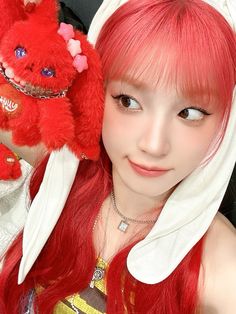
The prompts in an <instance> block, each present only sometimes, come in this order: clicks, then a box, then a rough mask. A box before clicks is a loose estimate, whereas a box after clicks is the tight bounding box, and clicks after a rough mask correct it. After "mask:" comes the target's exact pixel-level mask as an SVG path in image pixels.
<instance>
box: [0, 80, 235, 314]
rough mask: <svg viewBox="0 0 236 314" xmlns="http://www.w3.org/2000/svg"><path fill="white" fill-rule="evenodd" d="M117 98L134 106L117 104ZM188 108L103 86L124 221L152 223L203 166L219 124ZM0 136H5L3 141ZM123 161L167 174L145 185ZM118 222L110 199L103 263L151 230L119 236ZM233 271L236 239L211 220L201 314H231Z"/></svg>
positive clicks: (128, 87)
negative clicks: (179, 186) (177, 189)
mask: <svg viewBox="0 0 236 314" xmlns="http://www.w3.org/2000/svg"><path fill="white" fill-rule="evenodd" d="M120 94H125V95H129V96H131V97H132V98H127V97H126V98H117V97H118V96H119V95H120ZM124 104H125V105H128V108H127V106H126V108H124ZM192 107H196V106H195V105H194V106H192V104H191V103H190V102H189V100H187V99H185V98H184V97H181V96H179V95H177V94H176V92H175V90H173V89H169V90H166V89H158V90H152V89H149V88H148V87H147V86H140V85H139V86H137V84H130V83H127V82H126V81H108V84H107V87H106V100H105V114H104V123H103V142H104V145H105V148H106V150H107V152H108V155H109V157H110V159H111V161H112V163H113V173H112V175H113V184H114V191H115V194H116V198H117V205H119V208H120V210H121V211H122V212H123V213H124V214H125V215H126V216H128V217H132V218H143V219H151V220H152V219H156V218H157V217H158V214H159V212H160V209H157V210H153V208H158V207H159V205H160V204H162V203H163V202H164V201H165V200H166V199H167V198H168V196H169V195H170V193H171V192H172V191H173V189H174V188H175V186H176V185H177V184H178V183H179V182H180V181H181V180H183V179H184V178H185V177H186V176H187V175H189V174H190V173H191V172H192V171H193V170H194V169H195V168H196V167H198V166H199V164H200V163H201V161H202V160H204V157H205V156H206V154H207V152H208V151H209V147H210V145H211V143H212V140H213V138H214V135H215V133H216V131H217V130H218V128H219V124H220V121H221V117H222V116H221V112H219V110H217V109H216V108H215V107H214V105H209V106H205V105H204V106H203V105H202V104H201V110H200V109H197V108H194V109H193V108H192ZM124 109H125V110H124ZM127 109H128V110H127ZM186 109H187V111H183V110H186ZM202 109H203V110H205V112H203V111H202ZM208 114H209V115H208ZM166 126H168V127H166ZM4 134H5V135H6V134H7V133H2V134H1V137H2V135H4ZM2 138H3V140H2V141H3V142H4V138H5V140H7V141H8V142H10V134H7V136H6V137H4V136H3V137H2ZM22 151H23V150H22ZM33 151H34V149H31V150H28V151H25V152H24V154H26V155H24V156H26V158H27V159H28V161H30V160H34V159H38V157H37V158H35V157H34V158H32V155H33ZM43 152H44V148H43V146H38V147H37V152H36V154H35V155H37V156H39V155H41V154H42V153H43ZM18 153H19V150H18ZM27 154H28V156H27ZM30 156H31V157H30ZM129 160H131V161H132V162H135V163H137V164H141V165H145V166H146V167H154V166H156V167H161V168H165V169H167V170H168V171H167V172H166V173H165V174H164V175H162V176H158V177H145V176H142V175H140V174H138V173H136V172H135V171H134V170H133V168H132V167H131V166H130V162H129ZM120 220H121V219H120V216H119V215H118V214H117V213H116V212H115V211H114V210H113V209H112V206H111V201H110V197H108V198H107V199H106V200H105V201H104V203H103V206H102V208H101V213H100V216H99V218H98V222H97V225H96V228H95V230H94V244H95V248H96V250H97V253H98V254H100V256H102V257H103V258H104V259H105V260H108V261H109V260H110V259H111V258H112V257H113V256H114V255H115V254H116V253H117V252H118V251H119V250H120V249H121V248H122V247H124V246H125V245H127V243H129V242H131V241H133V240H135V239H137V238H138V236H137V235H139V237H141V236H145V234H146V233H147V232H148V231H149V230H150V229H151V227H152V225H148V226H146V227H145V228H143V226H140V225H132V224H131V225H130V227H129V231H128V232H127V233H125V234H124V233H121V232H120V231H119V230H118V229H117V226H118V224H119V222H120ZM107 221H109V223H107ZM235 269H236V231H235V229H234V227H233V226H232V225H231V224H230V223H229V222H228V220H227V219H226V218H224V217H223V216H222V215H221V214H217V215H216V217H215V219H214V220H213V222H212V224H211V226H210V228H209V230H208V231H207V234H206V241H205V243H204V248H203V256H202V264H201V269H200V278H199V298H200V302H199V303H200V309H199V312H198V313H199V314H235V291H236V271H235Z"/></svg>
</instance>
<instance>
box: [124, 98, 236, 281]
mask: <svg viewBox="0 0 236 314" xmlns="http://www.w3.org/2000/svg"><path fill="white" fill-rule="evenodd" d="M235 130H236V99H235V96H234V102H233V107H232V111H231V114H230V120H229V122H228V126H227V130H226V133H225V136H224V139H223V142H222V143H221V146H220V147H219V149H218V151H217V153H216V154H215V156H214V157H213V158H212V159H211V160H210V161H209V162H208V164H207V165H205V166H204V167H202V168H198V169H196V170H195V171H194V172H193V173H192V174H191V175H190V176H189V177H187V178H186V179H185V180H184V181H183V182H181V183H180V184H179V186H178V187H177V188H176V190H175V191H174V193H173V194H172V195H171V196H170V198H169V199H168V201H167V203H166V204H165V206H164V208H163V209H162V212H161V215H160V217H159V218H158V220H157V222H156V224H155V226H154V227H153V229H152V230H151V232H150V233H149V234H148V235H147V237H146V238H145V239H144V240H143V241H141V242H139V243H138V244H137V245H135V246H134V247H133V248H132V250H131V251H130V253H129V255H128V259H127V266H128V269H129V271H130V273H131V274H132V275H133V276H134V277H135V278H136V279H138V280H140V281H141V282H144V283H148V284H154V283H158V282H160V281H162V280H164V279H165V278H167V277H168V276H169V275H170V274H171V273H172V271H174V269H175V268H176V267H177V266H178V264H179V263H180V262H181V260H182V259H183V258H184V257H185V255H186V254H187V253H188V252H189V251H190V250H191V248H192V247H193V246H194V245H195V244H196V243H197V242H198V241H199V240H200V239H201V237H202V236H203V235H204V234H205V232H206V231H207V229H208V228H209V226H210V224H211V222H212V220H213V218H214V216H215V214H216V213H217V211H218V208H219V206H220V203H221V201H222V199H223V196H224V193H225V191H226V188H227V185H228V182H229V179H230V176H231V174H232V171H233V168H234V164H235V161H236V136H235ZM190 187H191V188H190ZM157 261H158V262H157Z"/></svg>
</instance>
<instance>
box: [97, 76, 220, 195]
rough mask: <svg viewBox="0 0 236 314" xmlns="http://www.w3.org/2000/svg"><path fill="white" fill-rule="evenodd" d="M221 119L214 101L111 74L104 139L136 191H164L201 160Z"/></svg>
mask: <svg viewBox="0 0 236 314" xmlns="http://www.w3.org/2000/svg"><path fill="white" fill-rule="evenodd" d="M221 119H222V113H221V112H220V111H219V109H217V107H216V106H214V105H213V104H212V105H208V106H204V105H203V104H198V105H197V106H196V105H193V104H191V102H190V101H189V100H187V99H184V98H183V97H180V96H179V95H178V94H177V93H176V91H175V89H166V88H158V89H156V90H153V89H148V87H147V86H145V85H143V84H132V83H128V82H127V81H112V80H111V81H108V83H107V88H106V99H105V113H104V123H103V143H104V146H105V148H106V151H107V153H108V155H109V157H110V159H111V161H112V164H113V172H114V173H115V176H116V177H118V178H119V181H120V182H122V183H123V184H124V185H125V186H126V187H127V188H129V189H130V190H132V191H133V192H135V193H139V194H142V195H145V196H150V197H158V196H160V195H163V196H164V195H167V193H168V192H169V191H171V189H172V188H174V187H175V186H176V185H177V184H178V183H179V182H180V181H181V180H183V179H184V178H185V177H186V176H188V175H189V174H190V173H191V172H192V171H193V170H194V169H195V168H197V167H198V166H199V165H200V163H201V161H202V160H203V159H204V157H205V156H206V155H207V152H208V149H209V146H210V144H211V142H212V140H214V137H215V136H216V134H217V131H218V130H219V126H220V122H221Z"/></svg>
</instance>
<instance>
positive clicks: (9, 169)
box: [0, 144, 21, 180]
mask: <svg viewBox="0 0 236 314" xmlns="http://www.w3.org/2000/svg"><path fill="white" fill-rule="evenodd" d="M20 176H21V165H20V162H19V160H18V158H17V156H16V155H15V154H14V153H13V152H12V151H11V150H10V149H8V148H7V147H6V146H5V145H3V144H0V180H14V179H18V178H19V177H20Z"/></svg>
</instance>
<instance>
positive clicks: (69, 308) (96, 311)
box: [53, 257, 108, 314]
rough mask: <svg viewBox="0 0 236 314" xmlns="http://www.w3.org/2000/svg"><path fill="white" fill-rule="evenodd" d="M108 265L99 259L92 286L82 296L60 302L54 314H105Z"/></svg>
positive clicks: (76, 295) (77, 295)
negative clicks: (106, 271) (105, 277)
mask: <svg viewBox="0 0 236 314" xmlns="http://www.w3.org/2000/svg"><path fill="white" fill-rule="evenodd" d="M107 266H108V264H107V263H106V262H105V261H104V260H103V259H102V258H100V257H99V258H98V260H97V263H96V267H95V271H94V277H95V279H94V277H93V279H94V280H92V281H91V283H90V286H89V287H88V288H87V289H85V290H84V291H82V292H81V293H80V294H74V295H72V296H69V297H67V298H66V299H64V300H62V301H60V302H58V304H57V305H56V307H55V308H54V311H53V314H74V313H79V314H105V309H106V287H105V279H104V275H105V270H106V268H107Z"/></svg>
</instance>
